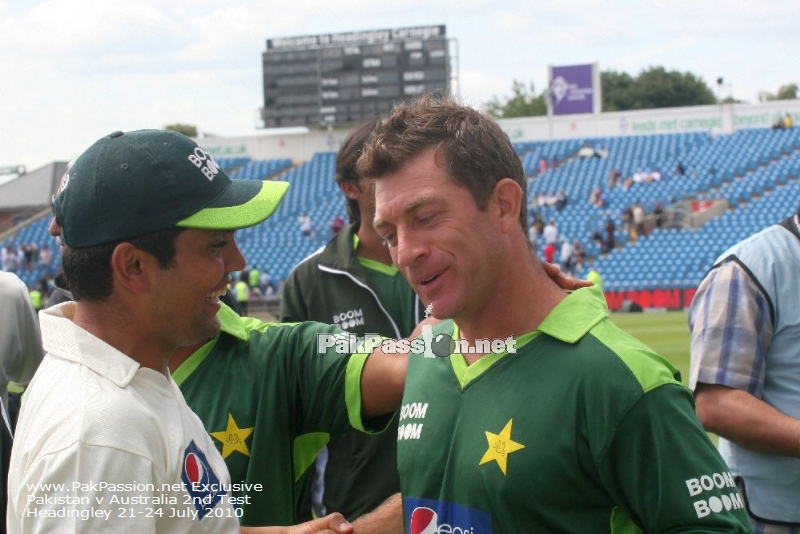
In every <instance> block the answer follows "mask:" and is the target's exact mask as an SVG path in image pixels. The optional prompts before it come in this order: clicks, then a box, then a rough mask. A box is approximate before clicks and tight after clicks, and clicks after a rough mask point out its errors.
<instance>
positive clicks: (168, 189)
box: [53, 130, 289, 248]
mask: <svg viewBox="0 0 800 534" xmlns="http://www.w3.org/2000/svg"><path fill="white" fill-rule="evenodd" d="M288 187H289V183H288V182H279V181H269V180H268V181H259V180H231V179H230V178H229V177H228V175H227V174H225V172H224V171H223V170H222V169H220V167H219V165H218V164H217V163H216V162H215V161H214V160H213V159H212V158H211V156H210V155H209V154H208V152H206V151H205V150H204V149H203V148H201V147H200V146H198V145H197V143H195V142H194V141H193V140H191V139H190V138H188V137H186V136H185V135H182V134H179V133H177V132H172V131H167V130H137V131H133V132H114V133H112V134H111V135H108V136H106V137H103V138H102V139H100V140H98V141H97V142H96V143H94V144H93V145H92V146H91V147H89V148H88V149H87V150H86V152H84V153H83V154H81V156H80V157H78V159H77V160H75V163H74V164H73V165H72V167H70V169H69V170H68V171H67V174H65V175H64V177H63V178H62V180H61V185H60V187H59V190H58V192H57V193H56V195H55V197H54V200H53V208H54V210H55V217H56V221H57V222H58V224H59V225H61V240H62V241H63V242H64V243H65V244H66V245H67V246H69V247H72V248H81V247H91V246H96V245H102V244H105V243H112V242H116V241H123V240H125V239H131V238H133V237H136V236H139V235H144V234H149V233H151V232H157V231H159V230H166V229H168V228H173V227H176V226H181V227H185V228H201V229H206V230H235V229H238V228H246V227H248V226H253V225H255V224H258V223H260V222H262V221H264V220H266V219H267V218H268V217H269V216H270V215H272V213H273V212H274V211H275V209H277V207H278V205H279V204H280V203H281V200H282V199H283V197H284V195H285V194H286V190H287V189H288Z"/></svg>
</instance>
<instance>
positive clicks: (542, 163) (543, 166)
mask: <svg viewBox="0 0 800 534" xmlns="http://www.w3.org/2000/svg"><path fill="white" fill-rule="evenodd" d="M546 172H547V158H545V157H542V158H540V159H539V174H544V173H546Z"/></svg>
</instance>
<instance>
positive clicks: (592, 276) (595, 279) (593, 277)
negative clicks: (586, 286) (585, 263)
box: [586, 266, 603, 291]
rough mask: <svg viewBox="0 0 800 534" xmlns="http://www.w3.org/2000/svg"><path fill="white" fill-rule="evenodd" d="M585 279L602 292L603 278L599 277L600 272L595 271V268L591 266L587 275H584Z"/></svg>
mask: <svg viewBox="0 0 800 534" xmlns="http://www.w3.org/2000/svg"><path fill="white" fill-rule="evenodd" d="M586 279H587V280H589V281H590V282H592V283H593V284H594V285H596V286H597V287H598V289H600V291H602V290H603V277H602V276H600V272H599V271H598V270H597V267H594V266H592V268H591V269H590V270H589V273H588V274H587V275H586Z"/></svg>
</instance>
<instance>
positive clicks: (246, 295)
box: [233, 269, 250, 315]
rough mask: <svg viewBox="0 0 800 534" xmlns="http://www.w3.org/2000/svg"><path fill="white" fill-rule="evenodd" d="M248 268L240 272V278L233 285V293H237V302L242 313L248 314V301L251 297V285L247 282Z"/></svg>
mask: <svg viewBox="0 0 800 534" xmlns="http://www.w3.org/2000/svg"><path fill="white" fill-rule="evenodd" d="M247 275H248V272H247V269H243V270H242V271H240V272H239V280H238V281H237V282H236V283H235V284H234V285H233V294H234V295H236V302H237V304H239V309H240V310H242V315H247V301H248V300H249V299H250V286H249V285H248V284H247Z"/></svg>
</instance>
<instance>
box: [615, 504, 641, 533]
mask: <svg viewBox="0 0 800 534" xmlns="http://www.w3.org/2000/svg"><path fill="white" fill-rule="evenodd" d="M610 523H611V526H610V528H609V532H613V533H614V534H642V533H643V532H644V531H643V530H642V529H640V528H639V527H638V526H637V525H636V523H634V522H633V521H631V518H630V517H628V514H626V513H625V512H624V511H623V510H622V508H620V507H619V506H615V507H614V509H613V510H611V521H610Z"/></svg>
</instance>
